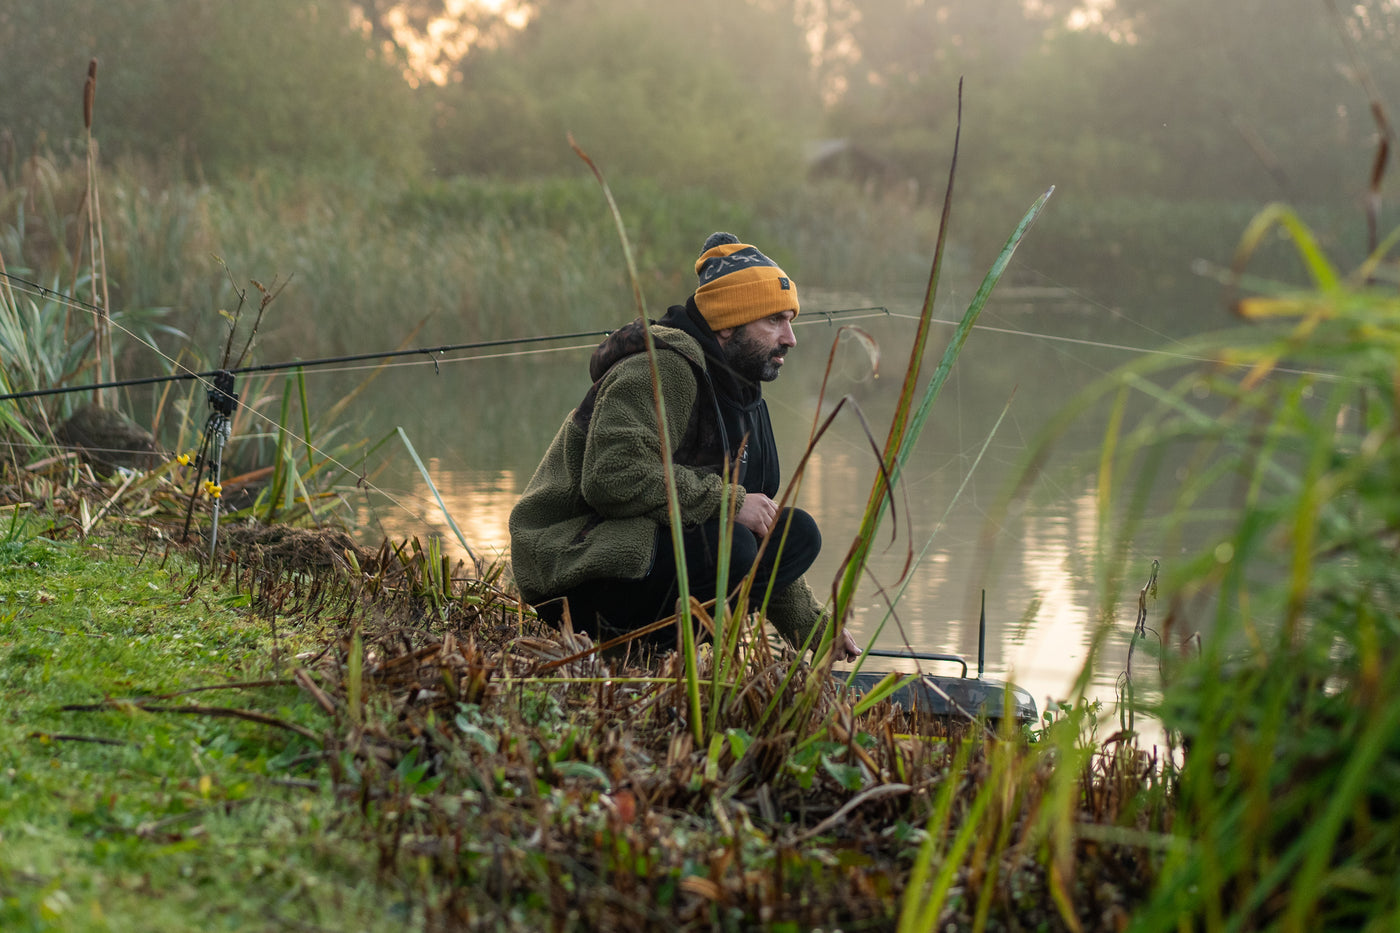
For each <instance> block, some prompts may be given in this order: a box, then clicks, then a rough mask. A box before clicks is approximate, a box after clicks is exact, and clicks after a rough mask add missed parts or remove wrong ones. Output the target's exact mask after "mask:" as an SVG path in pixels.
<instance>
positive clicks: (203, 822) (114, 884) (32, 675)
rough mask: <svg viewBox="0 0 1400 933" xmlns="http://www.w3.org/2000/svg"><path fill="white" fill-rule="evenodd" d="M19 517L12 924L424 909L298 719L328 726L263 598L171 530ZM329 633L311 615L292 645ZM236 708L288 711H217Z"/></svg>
mask: <svg viewBox="0 0 1400 933" xmlns="http://www.w3.org/2000/svg"><path fill="white" fill-rule="evenodd" d="M16 514H19V515H21V516H24V515H25V514H26V513H25V512H24V511H20V512H17V511H16V509H15V508H14V507H13V506H11V507H10V508H7V509H5V510H4V511H3V512H0V516H3V519H4V520H5V522H6V525H7V526H9V528H10V531H9V534H8V536H7V537H6V538H5V540H4V541H3V543H0V697H3V702H4V707H5V715H4V717H3V720H0V723H2V724H0V742H3V748H4V752H3V754H2V755H0V757H2V758H3V764H0V814H3V815H0V839H3V844H0V852H3V855H0V926H3V927H4V928H5V929H6V930H178V929H267V928H273V929H276V928H294V927H297V926H298V925H303V924H306V925H312V926H318V927H330V928H336V929H401V928H403V923H404V921H406V920H411V919H413V918H414V916H415V910H414V908H413V906H412V904H411V902H410V901H408V900H406V899H405V898H404V896H403V894H402V893H401V892H395V891H394V890H392V886H390V887H388V888H386V887H385V886H384V885H382V884H380V883H378V882H377V881H376V866H377V852H376V850H375V847H374V845H373V843H372V841H371V840H370V839H368V838H366V836H365V835H364V834H363V833H360V832H356V831H354V830H353V829H352V828H349V827H347V826H346V825H345V810H346V808H345V806H344V803H343V802H342V801H341V800H340V799H339V798H338V796H337V793H336V791H335V789H334V787H333V786H332V784H331V782H330V781H328V780H327V779H326V778H325V777H324V769H322V768H320V767H318V766H317V764H316V762H318V761H319V754H318V753H317V752H318V743H317V742H311V741H308V740H307V739H306V738H305V737H304V736H302V735H299V734H298V733H297V732H295V731H291V729H290V728H288V726H290V725H293V724H294V725H295V726H296V728H297V729H299V730H310V731H311V732H312V734H315V735H319V733H320V732H322V731H323V730H324V729H325V728H326V724H327V721H326V718H325V716H324V715H323V714H321V711H320V710H319V709H318V708H317V707H316V706H315V704H314V703H312V702H311V701H310V698H309V697H307V696H306V695H305V694H304V693H303V692H302V691H301V690H299V689H298V688H297V687H296V686H295V684H294V683H293V682H292V681H291V680H289V679H288V678H287V676H286V672H287V669H288V668H287V665H286V663H285V662H284V663H282V664H278V663H277V662H276V661H275V657H276V655H275V654H274V645H273V638H272V634H271V631H270V629H269V626H268V624H267V620H266V619H265V618H259V617H256V616H253V615H250V614H249V613H248V611H247V605H248V594H247V593H246V592H243V593H240V592H238V591H237V588H236V587H235V586H233V585H231V584H230V583H226V582H225V583H221V582H219V581H218V580H209V581H205V582H203V583H201V582H200V580H199V578H198V575H197V570H196V568H195V567H194V566H193V565H192V564H191V562H190V560H189V559H188V558H187V557H186V556H185V555H183V554H180V553H174V554H170V553H167V550H166V543H165V542H160V541H155V540H151V539H145V540H141V539H139V538H126V539H124V540H118V539H111V538H102V539H89V540H87V541H79V540H77V539H76V537H75V536H72V535H69V534H66V533H64V532H63V531H61V530H57V529H53V528H46V527H45V526H46V525H47V524H48V521H49V519H50V518H51V517H52V516H35V517H33V518H31V519H30V521H29V522H28V523H26V522H25V521H24V519H23V517H21V519H20V520H19V522H18V523H17V524H14V523H12V522H11V519H12V516H14V515H16ZM60 524H62V522H61V521H60ZM322 637H323V634H322V632H321V631H319V630H318V628H317V627H315V626H309V625H307V624H306V623H305V620H298V624H297V625H295V626H289V627H288V628H287V629H286V630H284V631H283V632H282V633H281V637H280V640H279V642H278V647H280V649H281V651H282V652H284V654H285V656H290V655H291V654H294V653H295V652H297V651H299V650H302V649H309V648H312V647H316V646H317V645H318V643H319V641H320V640H321V639H322ZM237 684H249V685H250V686H236V685H237ZM191 688H211V689H209V690H208V691H207V692H201V693H194V694H182V691H185V690H189V689H191ZM230 708H237V709H238V710H240V711H241V710H248V711H252V710H257V711H262V712H264V713H266V714H267V716H268V717H269V718H270V719H271V720H273V721H274V723H276V724H264V723H261V722H253V721H249V720H248V719H244V718H237V717H230V716H227V715H220V714H218V713H217V712H207V711H209V710H214V709H230ZM201 710H204V711H201ZM308 750H310V751H311V754H310V755H309V756H308V755H307V752H308ZM308 758H310V762H308ZM386 905H387V906H386Z"/></svg>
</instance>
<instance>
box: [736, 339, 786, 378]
mask: <svg viewBox="0 0 1400 933" xmlns="http://www.w3.org/2000/svg"><path fill="white" fill-rule="evenodd" d="M787 351H788V348H787V347H772V346H764V345H763V343H761V342H760V341H757V340H752V339H750V338H749V336H748V334H746V333H744V328H742V327H740V328H737V329H736V330H735V331H734V333H733V334H732V335H730V337H729V339H728V340H727V341H725V344H724V358H725V360H727V361H728V362H729V368H730V369H732V370H734V372H735V373H737V374H738V375H739V376H742V377H743V378H744V379H747V380H748V381H749V382H772V381H773V380H774V379H777V378H778V373H780V372H782V366H783V364H782V363H781V362H780V361H779V359H775V357H778V358H781V357H783V356H786V355H787Z"/></svg>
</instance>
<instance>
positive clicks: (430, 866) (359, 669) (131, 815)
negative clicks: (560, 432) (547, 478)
mask: <svg viewBox="0 0 1400 933" xmlns="http://www.w3.org/2000/svg"><path fill="white" fill-rule="evenodd" d="M76 501H77V500H76V498H75V497H74V496H71V495H70V496H62V497H60V501H59V502H58V503H57V504H58V506H59V508H60V510H61V511H59V512H47V513H37V512H31V510H29V509H24V508H22V507H16V506H13V505H12V506H10V507H9V508H7V509H6V510H5V517H6V518H7V519H9V518H11V517H12V516H15V515H20V516H28V521H25V520H24V518H21V519H19V520H17V521H12V522H10V523H9V528H10V532H9V534H8V536H7V538H6V540H5V542H4V544H3V547H0V685H3V700H4V703H5V706H6V710H7V713H6V716H5V718H4V725H3V729H4V734H3V738H4V740H5V742H4V747H5V749H6V751H5V753H4V756H5V758H4V764H3V766H2V767H3V775H4V783H3V795H4V804H5V806H4V808H3V816H2V817H0V834H2V835H3V839H4V842H5V845H4V846H3V848H2V850H3V852H4V856H3V859H2V860H0V917H3V919H4V921H5V928H6V929H30V930H60V929H62V930H127V929H131V930H136V929H187V928H211V929H269V928H270V929H282V928H286V929H306V928H322V929H381V928H385V929H387V928H395V929H445V928H459V927H463V926H486V927H489V928H503V929H504V928H509V929H516V928H521V929H524V928H530V929H535V928H539V926H541V925H545V924H548V923H551V922H552V923H555V924H558V925H561V926H563V927H564V928H612V929H648V928H654V927H655V926H656V925H657V924H661V923H668V924H679V925H680V926H681V927H683V928H707V927H711V926H716V925H717V926H719V927H721V928H749V927H752V926H754V925H763V926H768V927H771V928H773V929H806V928H811V927H813V926H822V925H831V924H836V925H843V926H845V927H847V928H851V927H862V926H868V925H872V924H873V925H874V926H877V927H884V926H888V925H890V924H892V923H894V922H895V920H896V919H897V916H898V914H899V911H900V908H901V896H902V895H903V893H904V892H905V890H906V887H907V885H908V883H909V878H910V873H911V872H913V871H917V870H918V869H917V866H919V865H921V864H928V861H927V858H928V857H927V855H923V856H921V854H920V853H921V851H922V850H921V846H923V847H925V848H926V847H927V845H928V843H929V840H930V839H931V838H932V839H935V840H936V839H937V837H938V836H939V834H940V832H948V833H950V835H949V837H948V838H949V839H950V840H953V839H955V838H956V837H955V836H954V835H951V834H952V833H953V830H952V829H946V828H945V829H943V830H941V831H940V829H939V828H938V825H937V824H935V823H930V822H929V817H930V814H931V813H938V814H941V818H942V819H946V818H947V816H948V815H949V811H948V809H947V808H948V805H949V804H950V803H952V804H953V811H952V812H953V813H955V814H956V813H959V812H962V809H963V807H964V806H965V805H968V804H971V805H972V806H973V808H974V811H980V810H981V808H984V807H985V806H986V803H987V800H986V788H988V787H992V786H998V785H1000V784H1003V783H1004V782H1008V781H1012V780H1013V779H1014V780H1015V781H1016V782H1017V783H1015V784H1010V783H1008V784H1006V789H1007V790H1008V791H1009V792H1011V794H1012V796H1011V797H1009V798H1007V799H1005V800H1003V801H1001V802H999V803H997V804H996V805H995V810H996V811H998V812H999V813H1000V816H999V817H998V818H997V822H1000V823H1003V825H1004V829H1003V830H1002V833H1003V839H1002V843H1001V844H1002V845H1005V844H1008V843H1011V842H1014V841H1015V840H1018V839H1019V840H1020V842H1019V845H1021V846H1025V845H1027V843H1028V842H1029V839H1030V837H1028V836H1026V835H1025V834H1027V833H1037V832H1039V831H1037V830H1035V829H1034V827H1035V826H1036V825H1037V824H1038V823H1040V822H1041V820H1040V819H1039V818H1037V817H1036V812H1037V808H1038V807H1039V806H1040V804H1037V802H1036V801H1038V800H1041V799H1042V798H1043V796H1044V795H1045V794H1046V793H1047V791H1048V790H1049V788H1050V787H1051V786H1052V782H1050V781H1048V780H1046V779H1044V778H1034V777H1033V775H1035V774H1036V773H1037V772H1038V771H1039V770H1041V766H1040V765H1037V764H1036V762H1037V761H1039V760H1040V759H1041V758H1042V754H1043V753H1042V752H1037V751H1036V746H1028V745H1025V744H1023V743H1022V742H1021V741H1020V740H1019V739H1018V738H1014V737H1013V739H1012V740H1011V741H1009V742H995V741H990V740H989V739H988V738H978V737H977V736H978V734H979V733H978V732H977V731H975V730H974V731H971V732H968V731H966V730H965V729H957V730H954V731H953V732H952V733H951V734H949V733H946V732H945V730H944V728H943V727H942V726H941V725H939V724H937V723H934V722H931V721H925V720H921V719H919V718H918V717H914V718H910V717H908V716H906V715H903V714H900V713H898V712H897V711H895V710H892V709H890V708H889V707H888V704H884V705H881V706H877V707H876V708H875V709H874V710H873V711H872V712H869V713H865V714H863V715H862V716H861V717H860V718H859V719H858V720H851V719H850V718H849V714H847V715H846V717H844V718H840V717H838V719H837V720H836V722H837V723H838V725H837V726H836V727H835V729H834V730H833V731H830V732H828V733H826V734H825V735H824V736H822V737H820V738H819V740H818V741H814V742H813V741H808V742H803V743H797V744H794V737H793V736H792V735H789V736H788V737H787V738H786V739H784V738H783V737H782V736H779V735H775V736H774V737H772V738H764V739H762V740H760V741H755V739H754V738H753V737H752V736H751V734H750V732H749V730H748V729H745V728H743V726H742V725H740V724H739V723H740V722H742V721H743V720H745V719H747V720H748V722H749V724H750V728H752V724H753V720H752V719H748V717H749V716H751V715H752V712H747V713H746V712H744V710H750V711H752V710H753V709H754V705H755V703H756V704H758V705H759V706H760V707H761V706H762V705H763V704H764V703H766V702H770V701H771V700H775V699H778V698H780V697H782V696H784V695H786V696H787V697H788V700H786V701H783V705H784V706H786V704H787V703H791V702H794V701H795V700H796V699H797V698H798V697H800V695H801V694H802V693H803V692H805V690H806V687H805V686H804V684H805V676H806V675H805V673H804V668H803V667H797V668H789V665H790V660H789V661H783V660H782V658H781V657H779V658H777V659H776V660H777V662H778V663H777V664H776V666H774V667H773V668H771V669H770V670H768V671H766V672H759V671H750V672H748V674H746V678H747V679H748V683H749V686H748V689H747V690H746V691H745V694H746V695H747V696H748V698H749V702H748V704H747V705H746V704H744V703H741V704H740V705H739V707H737V708H736V709H735V710H734V711H732V712H731V713H728V714H726V715H725V717H723V718H721V720H720V722H719V727H720V728H719V730H718V731H717V732H716V733H715V739H714V741H713V742H710V743H709V744H708V745H707V746H700V747H696V746H695V745H693V744H692V743H691V742H690V741H689V735H688V734H677V732H676V729H675V726H674V723H675V718H674V717H675V712H676V711H677V710H679V709H680V708H682V707H683V705H684V704H683V702H682V701H681V699H680V691H681V690H682V686H681V685H682V683H683V679H682V678H681V675H680V670H679V668H678V666H677V665H678V663H679V662H678V661H677V659H676V658H675V656H671V657H670V658H669V660H661V661H658V662H653V663H652V664H648V665H637V664H633V663H627V662H621V661H616V660H615V661H611V662H606V663H605V662H602V661H600V660H598V659H595V658H589V657H584V658H581V659H576V660H573V661H568V662H567V663H564V664H560V663H559V662H560V661H561V660H564V659H566V658H567V657H568V656H569V655H571V654H572V653H573V650H574V647H576V646H574V645H572V644H571V643H570V642H569V640H568V639H567V638H566V637H562V636H560V635H559V634H558V633H555V632H552V631H548V630H540V629H537V628H535V627H534V624H533V623H532V622H531V621H529V620H528V619H525V618H523V617H520V616H519V615H518V607H516V606H514V605H513V604H512V603H511V601H510V600H509V598H508V597H507V596H506V595H505V594H503V593H501V592H500V591H498V590H496V589H495V587H494V584H492V583H491V582H489V581H486V580H480V579H477V580H459V581H458V582H456V583H451V582H447V581H444V579H443V578H442V577H441V576H440V575H438V574H437V572H436V571H435V570H434V567H435V564H434V561H433V559H432V555H431V554H430V553H428V552H426V551H420V550H417V549H415V548H414V547H413V546H412V545H405V546H404V547H402V548H401V549H400V551H399V553H398V555H397V556H395V554H394V551H393V549H386V550H383V551H381V552H380V553H379V554H373V553H360V554H359V555H358V556H357V557H355V558H354V563H353V565H347V564H346V563H345V559H344V556H343V555H342V556H341V557H340V559H339V560H338V562H337V563H338V566H332V565H331V563H330V562H329V558H326V557H325V555H326V554H333V553H334V551H335V548H336V547H338V546H341V545H342V544H343V542H342V541H341V540H340V539H337V538H335V537H334V536H331V537H325V536H316V535H306V536H303V537H298V538H296V539H295V541H291V539H289V538H288V537H287V536H285V535H283V534H281V533H277V534H274V535H269V534H268V533H267V532H266V531H265V530H264V531H255V530H252V529H248V530H247V531H246V535H247V536H246V537H245V536H241V535H243V534H244V532H243V531H241V530H240V529H237V528H234V527H232V526H231V527H230V528H228V529H227V530H226V532H225V534H226V536H227V538H226V540H228V541H229V542H230V547H231V548H232V552H231V553H230V555H229V556H227V557H225V558H224V559H222V560H221V561H220V562H219V564H218V565H216V566H215V567H214V568H213V569H212V570H210V569H209V568H207V567H206V568H203V569H201V567H200V566H199V565H198V564H197V563H196V562H195V561H194V560H193V559H192V555H190V554H187V553H185V552H183V551H182V550H181V549H180V548H178V547H172V546H171V544H170V537H171V530H170V529H167V531H166V532H161V533H160V534H159V535H158V534H156V528H157V527H158V526H153V525H151V524H148V523H144V522H143V523H139V524H137V525H126V524H125V523H122V524H121V525H114V524H112V523H111V522H110V521H109V523H108V526H107V527H108V528H109V529H111V530H112V533H111V534H93V535H90V536H89V537H88V538H86V539H80V538H79V536H78V535H77V534H76V533H75V530H74V527H73V524H74V523H73V520H72V516H71V514H68V513H67V512H66V508H68V507H71V506H73V504H74V503H75V502H76ZM123 529H124V530H123ZM327 545H329V546H330V547H329V549H328V548H327ZM240 555H241V556H240ZM255 555H260V556H255ZM322 560H327V561H328V562H327V563H324V564H322V563H320V561H322ZM352 566H353V568H354V569H352ZM702 673H703V674H705V675H707V676H708V675H709V673H710V672H709V669H708V667H706V666H704V665H702ZM785 678H791V679H790V680H786V679H785ZM822 695H823V699H822V700H821V704H820V706H821V709H819V710H818V713H819V714H820V713H822V712H824V710H825V708H826V707H827V706H828V705H830V704H839V702H840V700H839V698H838V697H837V696H836V691H835V687H834V685H832V684H830V683H828V684H827V685H826V686H825V687H824V688H823V692H822ZM735 715H738V716H739V717H740V718H739V719H738V720H734V719H732V717H733V716H735ZM840 723H846V724H847V725H844V726H842V725H840ZM1056 728H1062V731H1063V735H1064V737H1065V738H1067V739H1068V740H1069V741H1070V742H1071V745H1069V746H1063V747H1062V750H1067V749H1069V748H1072V747H1073V743H1074V742H1075V741H1076V739H1074V738H1073V737H1072V733H1073V732H1074V729H1075V727H1073V726H1071V725H1069V723H1068V721H1066V723H1065V724H1064V725H1063V726H1062V727H1061V726H1057V727H1056ZM959 736H966V737H967V739H966V741H963V740H960V739H958V737H959ZM1052 744H1053V743H1052ZM1045 747H1046V748H1048V747H1049V746H1048V745H1047V746H1045ZM1085 751H1086V752H1087V749H1085ZM1075 754H1076V756H1079V755H1080V754H1081V753H1080V752H1075ZM1084 760H1085V762H1086V764H1087V761H1088V759H1084ZM950 766H952V767H953V768H954V769H955V771H956V772H958V773H962V772H963V770H964V769H967V770H966V779H965V781H964V780H961V779H960V780H955V781H952V782H949V781H948V780H947V779H946V778H945V777H942V775H947V774H948V772H947V770H946V769H947V768H949V767H950ZM1027 780H1029V781H1030V783H1029V784H1026V783H1025V782H1026V781H1027ZM1017 786H1019V787H1020V789H1018V790H1013V788H1014V787H1017ZM940 787H942V788H943V790H942V791H940V790H939V788H940ZM954 789H956V794H955V796H954V797H953V798H949V797H948V792H949V791H952V790H954ZM964 797H965V798H966V799H965V800H964V799H963V798H964ZM983 818H985V814H983ZM958 822H961V818H955V822H954V825H957V823H958ZM995 851H997V850H988V849H987V848H986V847H985V846H981V847H979V852H980V853H981V854H980V856H978V858H977V860H976V861H977V863H978V864H981V865H982V868H981V869H980V871H981V872H983V873H985V872H987V871H989V870H991V871H992V875H993V876H995V875H997V874H998V872H997V871H996V870H993V869H992V865H991V864H990V863H989V862H987V861H986V860H987V858H988V857H989V856H992V855H994V853H995ZM1021 851H1022V854H1021V855H1020V856H1017V857H1015V858H1014V859H1013V861H1014V862H1015V864H1014V865H1012V866H1010V867H1009V868H1008V869H1007V870H1006V871H1005V872H1004V873H1003V874H1002V880H1001V882H999V883H998V885H997V887H998V888H999V889H1001V890H1003V891H1004V893H1007V894H1009V893H1010V892H1012V891H1014V892H1016V900H1015V901H1014V903H1008V904H1006V905H1005V907H1004V908H998V907H996V905H995V904H991V905H988V904H985V903H984V904H983V905H982V909H988V907H991V908H994V909H995V910H996V911H997V912H1000V911H1001V910H1003V909H1007V908H1009V909H1012V910H1014V912H1015V914H1016V915H1017V916H1019V917H1023V918H1026V919H1032V918H1036V917H1039V918H1041V921H1042V922H1053V909H1052V908H1051V906H1050V904H1051V901H1050V900H1049V899H1048V897H1047V896H1046V894H1045V890H1046V889H1045V885H1046V884H1047V883H1048V882H1047V879H1046V876H1045V874H1044V871H1043V869H1042V868H1041V867H1040V866H1039V865H1038V861H1039V860H1038V859H1037V858H1036V856H1035V855H1034V846H1032V847H1031V848H1025V849H1022V850H1021ZM935 864H936V863H935ZM1037 891H1039V892H1041V893H1039V894H1037V893H1036V892H1037ZM1133 899H1134V896H1133V895H1132V892H1131V891H1129V890H1122V889H1118V888H1115V893H1114V894H1113V895H1112V897H1111V901H1112V902H1114V903H1120V904H1127V903H1130V902H1131V901H1132V900H1133ZM984 900H985V899H984ZM949 907H950V908H951V909H953V910H954V911H955V914H963V913H964V912H969V913H967V914H966V915H967V916H971V912H975V911H976V910H977V909H978V907H977V902H976V901H971V900H965V899H964V898H963V897H962V896H959V895H957V894H956V893H955V894H954V895H953V899H952V901H951V902H950V904H949Z"/></svg>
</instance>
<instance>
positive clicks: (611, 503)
mask: <svg viewBox="0 0 1400 933" xmlns="http://www.w3.org/2000/svg"><path fill="white" fill-rule="evenodd" d="M657 361H658V364H659V365H660V367H661V371H662V379H661V382H662V385H663V386H664V387H665V400H666V421H667V427H668V431H667V433H668V435H669V437H670V446H671V449H672V450H674V449H675V448H676V446H677V445H678V444H679V443H680V442H681V439H682V436H683V435H684V433H685V428H686V425H687V423H688V422H689V420H690V411H691V408H692V407H694V405H695V398H696V393H697V388H696V384H695V376H694V373H693V372H692V371H691V369H690V364H689V363H687V362H686V361H685V360H684V359H682V358H681V357H680V355H679V354H677V353H672V352H663V353H660V354H658V356H657ZM658 438H659V434H658V432H657V426H656V403H655V401H654V398H653V392H652V383H651V367H650V365H649V364H648V361H647V357H646V356H645V355H638V356H634V357H631V358H629V359H627V360H624V361H623V362H621V363H619V364H618V365H617V366H615V367H613V369H612V371H611V372H610V373H609V374H608V376H607V377H606V379H605V380H604V383H603V385H602V386H601V387H600V390H599V393H598V397H597V402H596V405H595V406H594V409H593V417H592V420H591V422H590V423H589V429H588V442H587V445H586V446H585V448H584V454H583V473H582V484H581V485H582V492H583V497H584V499H585V500H586V501H587V503H588V504H589V506H590V507H591V508H593V509H594V510H595V511H597V513H598V514H599V515H601V516H603V517H604V518H633V517H636V516H641V515H646V516H649V517H651V518H653V519H655V520H656V521H657V522H658V523H665V521H666V514H667V512H666V483H665V478H664V470H663V465H662V459H661V445H660V444H659V443H658ZM674 473H675V477H676V494H677V497H678V498H679V500H680V506H681V521H682V523H683V524H686V525H695V524H698V523H700V522H703V521H706V520H708V519H710V518H713V517H714V516H715V515H717V514H718V513H719V505H720V501H721V495H722V494H723V493H724V491H725V489H726V486H727V484H726V483H725V482H724V480H723V479H722V478H721V477H720V476H718V475H716V474H713V473H706V472H700V471H697V470H693V469H690V468H689V467H685V466H679V465H677V466H675V469H674ZM728 488H729V495H731V496H734V495H737V496H738V501H737V502H736V503H735V507H738V506H739V505H742V504H743V495H744V490H743V488H742V487H734V486H729V487H728Z"/></svg>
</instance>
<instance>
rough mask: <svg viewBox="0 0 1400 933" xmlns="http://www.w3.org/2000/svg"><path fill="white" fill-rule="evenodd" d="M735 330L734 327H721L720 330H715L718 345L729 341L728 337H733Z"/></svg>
mask: <svg viewBox="0 0 1400 933" xmlns="http://www.w3.org/2000/svg"><path fill="white" fill-rule="evenodd" d="M735 330H737V328H734V327H725V328H721V329H720V330H717V331H715V336H716V337H718V338H719V345H720V346H721V347H722V346H724V345H725V344H726V343H728V342H729V338H730V337H733V336H734V331H735Z"/></svg>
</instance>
